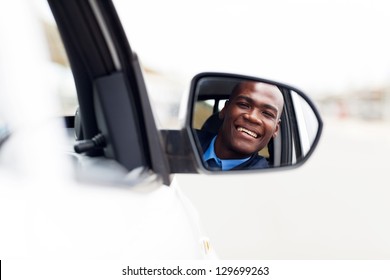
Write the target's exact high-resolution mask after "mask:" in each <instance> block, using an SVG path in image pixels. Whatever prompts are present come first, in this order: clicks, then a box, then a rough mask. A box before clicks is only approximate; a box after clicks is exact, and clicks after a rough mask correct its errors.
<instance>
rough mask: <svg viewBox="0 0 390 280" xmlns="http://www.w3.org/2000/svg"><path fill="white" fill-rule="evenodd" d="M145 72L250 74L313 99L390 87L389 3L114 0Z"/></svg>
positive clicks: (185, 76)
mask: <svg viewBox="0 0 390 280" xmlns="http://www.w3.org/2000/svg"><path fill="white" fill-rule="evenodd" d="M114 3H115V4H116V6H117V8H118V13H119V16H120V17H121V20H122V22H123V25H124V28H125V30H126V33H127V36H128V39H129V42H130V45H131V47H132V49H133V51H135V52H136V53H137V54H138V56H139V57H140V60H141V62H142V63H143V64H144V65H145V66H147V67H148V68H152V69H154V70H156V71H161V72H164V73H170V74H171V75H176V76H177V77H182V78H184V79H190V77H192V76H194V75H195V74H196V73H199V72H204V71H220V72H233V73H240V74H246V75H252V76H257V77H262V78H267V79H271V80H276V81H279V82H284V83H287V84H289V85H293V86H296V87H298V88H300V89H302V90H305V91H310V92H311V94H328V93H330V92H332V93H343V92H345V91H346V90H350V89H356V88H362V87H382V86H386V85H387V86H388V85H390V36H389V35H388V34H389V32H388V28H389V27H390V16H389V12H390V1H377V0H370V1H363V0H361V1H347V0H341V1H340V0H328V1H316V0H312V1H309V0H299V1H294V0H276V1H268V0H267V1H265V0H253V1H252V0H241V1H229V0H227V1H226V0H224V1H222V0H214V1H213V0H208V1H207V0H197V1H190V0H187V1H176V0H168V1H153V0H143V1H129V0H115V1H114Z"/></svg>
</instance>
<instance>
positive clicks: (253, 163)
mask: <svg viewBox="0 0 390 280" xmlns="http://www.w3.org/2000/svg"><path fill="white" fill-rule="evenodd" d="M196 133H197V135H198V139H199V142H200V145H201V147H202V151H203V153H204V152H205V151H206V150H207V148H208V147H209V146H210V143H211V141H212V140H213V138H214V136H216V134H213V133H210V132H207V131H202V130H196ZM268 167H269V165H268V161H267V159H266V158H264V157H262V156H260V155H258V154H257V153H255V154H253V155H252V156H251V157H250V158H249V159H248V160H247V161H246V162H244V163H241V164H240V165H238V166H236V167H235V168H233V169H231V170H242V169H262V168H268Z"/></svg>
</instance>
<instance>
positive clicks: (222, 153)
mask: <svg viewBox="0 0 390 280" xmlns="http://www.w3.org/2000/svg"><path fill="white" fill-rule="evenodd" d="M282 109H283V96H282V93H281V92H280V91H279V89H278V88H277V87H276V86H274V85H270V84H266V83H257V82H245V83H242V84H240V86H239V87H238V88H237V90H235V91H234V92H233V93H232V95H231V97H230V99H229V101H227V102H226V104H225V107H224V108H223V109H222V111H221V113H220V117H222V118H224V121H223V124H222V127H221V129H220V130H219V133H218V137H217V140H216V144H215V152H216V154H217V156H218V157H219V158H222V159H239V158H245V157H248V156H251V155H252V154H253V153H257V152H258V151H260V150H261V149H263V148H264V147H265V146H267V144H268V142H269V140H270V139H271V137H274V136H276V135H277V133H278V130H279V118H280V114H281V112H282Z"/></svg>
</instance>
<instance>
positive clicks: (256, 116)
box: [244, 110, 263, 125]
mask: <svg viewBox="0 0 390 280" xmlns="http://www.w3.org/2000/svg"><path fill="white" fill-rule="evenodd" d="M244 118H245V119H247V120H248V121H250V122H252V123H256V124H259V125H261V124H262V121H263V120H262V117H261V113H260V112H258V111H256V110H252V111H250V112H247V113H245V114H244Z"/></svg>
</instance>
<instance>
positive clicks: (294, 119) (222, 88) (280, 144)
mask: <svg viewBox="0 0 390 280" xmlns="http://www.w3.org/2000/svg"><path fill="white" fill-rule="evenodd" d="M187 112H188V115H187V118H186V123H185V126H186V128H188V129H187V131H188V134H189V138H190V140H191V141H190V142H191V143H193V145H194V146H196V150H197V153H196V154H195V157H196V160H197V162H198V166H200V169H203V168H204V169H206V170H211V171H213V170H221V165H222V170H252V169H265V168H267V169H269V168H278V167H291V166H299V165H301V164H302V163H304V162H305V161H306V160H307V159H308V158H309V157H310V155H311V154H312V153H313V151H314V149H315V147H316V145H317V143H318V141H319V139H320V135H321V132H322V127H323V123H322V120H321V117H320V115H319V113H318V110H317V109H316V107H315V106H314V104H313V102H312V101H311V100H310V99H309V98H308V97H307V96H306V95H305V94H304V93H303V92H301V91H300V90H299V89H296V88H294V87H291V86H288V85H285V84H282V83H278V82H274V81H270V80H265V79H260V78H255V77H248V76H242V75H235V74H224V73H201V74H198V75H197V76H195V77H194V79H193V80H192V84H191V90H190V102H189V104H188V108H187ZM211 143H213V145H211V146H212V147H211V146H210V144H211ZM210 147H211V148H210ZM209 148H210V149H209ZM215 157H217V160H219V162H218V163H217V165H219V167H217V168H215V167H214V166H215V162H214V161H213V160H211V161H206V160H209V159H213V158H214V159H215ZM208 162H211V164H210V163H208Z"/></svg>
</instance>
